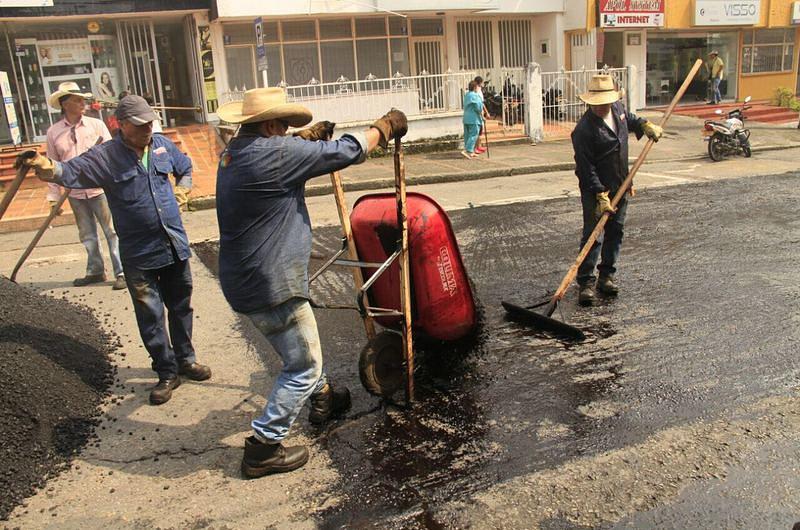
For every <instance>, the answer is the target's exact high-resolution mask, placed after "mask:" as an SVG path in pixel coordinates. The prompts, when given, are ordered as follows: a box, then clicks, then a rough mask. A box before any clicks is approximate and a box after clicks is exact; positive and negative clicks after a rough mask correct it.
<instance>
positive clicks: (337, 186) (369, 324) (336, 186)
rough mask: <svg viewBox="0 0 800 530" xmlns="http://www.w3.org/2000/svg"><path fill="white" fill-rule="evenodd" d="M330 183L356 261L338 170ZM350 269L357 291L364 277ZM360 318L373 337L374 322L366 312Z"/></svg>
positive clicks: (350, 253) (368, 334) (352, 255)
mask: <svg viewBox="0 0 800 530" xmlns="http://www.w3.org/2000/svg"><path fill="white" fill-rule="evenodd" d="M331 184H332V185H333V198H334V199H335V200H336V210H337V212H339V222H340V223H341V224H342V235H343V236H344V238H345V241H346V242H347V253H348V258H349V259H351V260H352V261H358V251H357V250H356V243H355V241H354V240H353V230H352V228H351V227H350V212H349V211H348V209H347V200H346V199H345V197H344V186H343V185H342V176H341V174H340V173H339V172H338V171H334V172H333V173H331ZM350 270H351V271H352V272H353V283H354V284H355V287H356V292H358V291H360V290H361V286H363V285H364V277H363V276H362V275H361V269H359V268H358V267H351V268H350ZM362 318H363V320H364V329H365V330H366V332H367V339H369V340H372V339H374V338H375V322H374V321H373V320H372V317H370V316H369V315H367V314H364V315H362Z"/></svg>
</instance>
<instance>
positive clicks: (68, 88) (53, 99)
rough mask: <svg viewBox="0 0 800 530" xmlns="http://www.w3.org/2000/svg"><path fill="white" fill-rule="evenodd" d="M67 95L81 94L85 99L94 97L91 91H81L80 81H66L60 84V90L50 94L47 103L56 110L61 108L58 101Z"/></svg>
mask: <svg viewBox="0 0 800 530" xmlns="http://www.w3.org/2000/svg"><path fill="white" fill-rule="evenodd" d="M67 95H75V96H80V97H82V98H84V99H90V98H93V97H94V95H92V93H91V92H81V87H79V86H78V83H76V82H75V81H64V82H63V83H61V84H60V85H58V90H56V91H55V92H53V93H52V94H50V97H49V98H47V103H48V104H49V105H50V106H51V107H53V108H54V109H56V110H61V104H60V103H59V102H58V100H59V99H61V97H62V96H67Z"/></svg>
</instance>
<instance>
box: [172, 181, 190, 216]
mask: <svg viewBox="0 0 800 530" xmlns="http://www.w3.org/2000/svg"><path fill="white" fill-rule="evenodd" d="M189 191H190V190H189V188H184V187H183V186H175V201H176V202H177V203H178V210H180V211H181V212H185V211H186V208H187V207H188V205H189Z"/></svg>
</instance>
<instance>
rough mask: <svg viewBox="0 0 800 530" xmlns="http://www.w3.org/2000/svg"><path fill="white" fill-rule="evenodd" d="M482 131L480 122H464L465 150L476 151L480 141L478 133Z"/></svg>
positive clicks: (468, 151)
mask: <svg viewBox="0 0 800 530" xmlns="http://www.w3.org/2000/svg"><path fill="white" fill-rule="evenodd" d="M480 132H481V126H480V125H479V124H477V123H476V124H470V123H465V124H464V150H465V151H466V152H467V153H474V152H475V144H476V143H477V142H478V135H479V134H480Z"/></svg>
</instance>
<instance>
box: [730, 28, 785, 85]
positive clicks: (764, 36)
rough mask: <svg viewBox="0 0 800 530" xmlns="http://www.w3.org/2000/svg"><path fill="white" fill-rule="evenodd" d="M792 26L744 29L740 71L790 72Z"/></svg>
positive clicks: (752, 72) (745, 72) (750, 72)
mask: <svg viewBox="0 0 800 530" xmlns="http://www.w3.org/2000/svg"><path fill="white" fill-rule="evenodd" d="M794 33H795V30H794V28H792V29H760V30H753V31H746V32H745V34H744V46H742V73H744V74H755V73H763V72H790V71H791V70H792V65H793V61H794Z"/></svg>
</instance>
